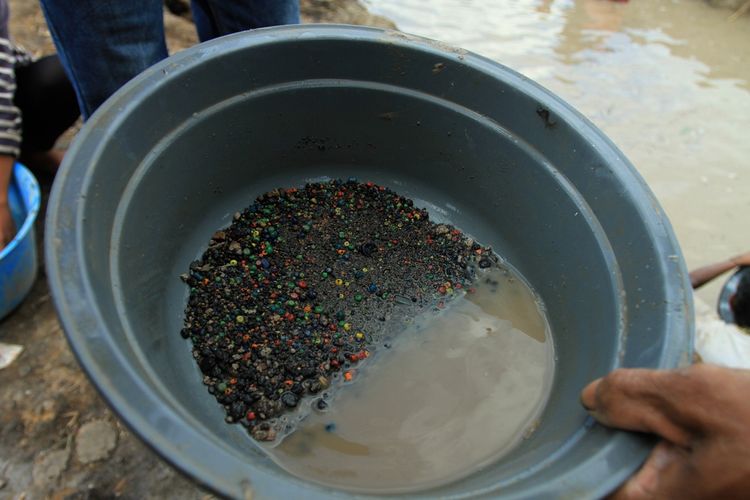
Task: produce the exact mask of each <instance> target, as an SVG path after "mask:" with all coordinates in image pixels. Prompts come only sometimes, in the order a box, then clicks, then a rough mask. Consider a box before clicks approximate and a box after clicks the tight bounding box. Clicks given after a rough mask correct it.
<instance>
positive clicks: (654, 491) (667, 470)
mask: <svg viewBox="0 0 750 500" xmlns="http://www.w3.org/2000/svg"><path fill="white" fill-rule="evenodd" d="M687 460H688V456H687V452H686V451H685V450H683V449H681V448H679V447H677V446H675V445H673V444H671V443H668V442H666V441H661V442H659V444H657V445H656V447H655V448H654V449H653V451H652V452H651V454H650V455H649V457H648V459H646V462H645V463H644V464H643V466H642V467H641V469H640V470H639V471H638V472H637V473H636V474H635V475H634V476H633V477H631V478H630V479H628V480H627V481H626V482H625V483H624V484H623V485H622V486H620V487H619V488H618V489H617V491H615V492H614V493H613V494H612V495H611V496H610V497H609V498H610V499H612V500H626V499H627V500H631V499H646V498H676V495H677V494H678V491H676V490H677V489H680V488H681V487H682V486H683V485H685V484H688V483H689V482H688V481H686V480H685V478H683V477H682V476H683V474H682V472H683V471H684V470H686V468H685V465H686V464H687Z"/></svg>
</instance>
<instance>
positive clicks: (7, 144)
mask: <svg viewBox="0 0 750 500" xmlns="http://www.w3.org/2000/svg"><path fill="white" fill-rule="evenodd" d="M8 17H9V11H8V2H7V0H0V154H3V155H11V156H18V154H19V153H20V149H21V148H20V146H21V111H20V110H19V109H18V107H16V105H15V104H14V103H13V95H14V94H15V91H16V75H15V66H16V64H17V63H18V62H21V61H23V62H26V63H28V62H29V60H28V55H25V54H24V53H23V51H19V50H18V49H16V48H15V47H14V46H13V44H11V43H10V40H9V36H8Z"/></svg>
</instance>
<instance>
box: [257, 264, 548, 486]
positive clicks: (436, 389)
mask: <svg viewBox="0 0 750 500" xmlns="http://www.w3.org/2000/svg"><path fill="white" fill-rule="evenodd" d="M387 346H388V347H387V348H383V349H380V350H378V351H376V352H377V353H378V354H376V355H375V357H373V359H371V360H368V365H366V366H365V367H364V368H363V369H362V370H360V372H359V373H358V374H357V375H356V376H355V378H354V379H353V380H352V382H351V383H349V384H348V385H347V386H345V387H343V388H342V390H340V391H339V392H338V393H337V394H336V396H335V397H334V398H333V400H331V401H329V402H328V407H327V409H326V410H325V411H322V412H316V413H313V414H311V415H310V416H308V417H307V419H305V421H304V422H303V423H302V424H301V426H300V427H299V428H298V429H297V430H296V431H295V432H293V433H292V434H290V435H289V436H287V437H286V439H285V440H284V441H283V442H282V443H281V444H280V445H279V446H277V447H276V448H275V449H271V454H272V456H273V457H274V458H275V460H276V461H277V462H278V463H280V464H281V465H282V466H283V467H284V468H286V469H287V470H289V471H290V472H292V473H293V474H296V475H298V476H301V477H304V478H307V479H310V480H313V481H316V482H320V483H323V484H326V485H329V486H337V487H341V488H347V489H351V490H358V491H369V492H380V493H382V492H396V491H408V490H415V489H423V488H428V487H431V486H436V485H438V484H442V483H447V482H450V481H453V480H455V479H458V478H459V477H461V476H464V475H467V474H469V473H471V472H473V471H475V470H476V469H477V468H479V467H481V466H482V465H483V464H486V463H488V462H492V461H494V460H497V459H498V458H499V457H500V456H501V455H502V454H504V453H506V452H507V451H508V450H509V449H511V448H512V447H513V446H514V445H515V444H516V443H518V442H519V440H520V439H522V436H523V435H524V433H528V432H532V431H533V428H534V426H535V423H536V419H537V418H538V416H539V414H540V412H541V409H542V407H543V403H544V401H545V400H546V397H547V394H548V390H549V387H550V381H551V378H552V374H553V371H554V361H553V360H554V356H553V346H552V341H551V340H550V338H549V328H548V326H547V323H546V320H545V318H544V315H543V313H542V312H541V310H540V307H539V305H538V302H537V301H536V299H535V297H534V295H533V294H532V292H531V290H530V289H529V288H528V286H527V285H526V284H525V283H524V282H523V281H522V280H521V279H518V277H516V276H515V275H513V274H512V273H510V272H508V271H502V270H493V271H491V272H488V273H484V274H483V275H482V280H481V281H480V283H479V284H478V285H477V287H476V289H475V291H474V292H473V293H468V294H466V295H464V296H462V297H460V298H457V299H455V300H453V301H451V302H449V303H448V304H446V306H445V309H443V310H437V311H436V312H429V313H425V314H424V315H421V316H418V317H416V318H415V319H414V320H413V321H412V322H410V323H409V324H408V325H406V326H405V329H404V330H403V331H402V332H401V333H400V334H398V335H396V336H395V338H394V339H393V341H392V342H391V343H388V344H387Z"/></svg>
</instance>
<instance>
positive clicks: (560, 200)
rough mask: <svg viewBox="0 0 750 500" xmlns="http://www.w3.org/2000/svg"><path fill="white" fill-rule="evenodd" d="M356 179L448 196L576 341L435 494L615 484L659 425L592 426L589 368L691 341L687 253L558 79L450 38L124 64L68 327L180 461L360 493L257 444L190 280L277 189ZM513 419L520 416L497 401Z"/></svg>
mask: <svg viewBox="0 0 750 500" xmlns="http://www.w3.org/2000/svg"><path fill="white" fill-rule="evenodd" d="M325 176H328V177H344V178H347V177H350V176H356V177H358V178H359V179H361V180H373V181H376V182H379V183H383V184H385V185H387V186H389V187H391V188H393V189H395V190H396V191H398V192H399V193H401V194H403V195H407V196H411V197H414V198H415V199H416V200H419V204H424V203H429V205H428V206H429V207H430V210H431V212H432V214H433V215H434V216H435V217H438V218H443V219H447V220H449V221H451V222H453V223H455V224H456V225H458V226H459V227H460V228H462V229H463V230H465V231H467V232H468V233H470V234H471V235H473V236H474V237H476V238H477V239H478V240H479V241H481V242H482V243H484V244H490V245H492V246H493V247H494V248H495V249H496V250H497V252H498V253H499V254H500V255H502V256H504V257H505V258H507V259H508V260H509V261H510V262H511V263H512V264H513V265H514V266H515V267H516V268H517V269H518V270H519V271H520V272H521V273H522V274H523V275H525V276H526V278H527V279H528V280H529V282H530V283H531V284H532V286H533V287H534V288H535V289H536V291H537V292H538V293H539V295H540V296H541V297H542V299H543V300H544V302H545V304H546V306H547V310H548V315H549V320H550V322H551V326H552V332H553V338H554V342H555V346H556V351H557V356H558V361H557V368H556V373H555V379H554V384H553V388H552V393H551V396H550V399H549V402H548V404H547V407H546V409H545V411H544V414H543V419H542V421H541V425H540V426H539V428H538V430H537V431H536V432H535V433H534V434H533V435H532V436H531V438H530V439H528V440H525V441H524V442H523V443H522V444H521V445H520V446H519V447H518V448H517V449H515V450H514V451H513V452H512V453H511V454H510V455H508V456H507V457H506V458H504V459H502V460H500V461H499V462H497V463H496V464H494V465H492V466H490V467H487V468H485V469H484V470H480V471H477V472H476V473H475V474H474V475H472V476H471V477H468V478H466V479H464V480H460V481H458V482H455V483H452V484H450V485H448V486H444V487H441V488H438V489H437V490H432V491H425V492H423V493H420V494H416V495H414V496H424V497H435V496H441V497H446V498H448V497H475V496H478V495H480V494H484V495H487V496H506V497H509V498H516V497H540V496H554V497H574V498H587V497H597V496H601V495H603V494H606V493H607V492H609V491H611V490H612V489H613V488H614V487H615V486H616V485H617V484H618V483H620V482H621V481H622V480H624V479H625V478H626V477H627V476H628V475H629V474H631V473H632V472H633V471H634V470H635V469H636V468H637V467H638V466H639V464H640V463H641V462H642V461H643V459H644V458H645V456H646V455H647V453H648V451H649V449H650V447H651V445H652V442H651V441H650V440H649V439H648V438H645V437H643V436H638V435H635V434H629V433H624V432H615V431H611V430H608V429H605V428H603V427H601V426H598V425H595V424H593V422H592V420H591V419H590V418H588V417H587V414H586V412H585V411H584V410H583V408H582V407H581V406H580V404H579V399H578V394H579V391H580V390H581V388H582V387H583V386H584V385H585V384H586V383H587V382H588V381H590V380H592V379H594V378H595V377H598V376H601V375H603V374H605V373H607V372H609V371H610V370H612V369H614V368H617V367H619V366H631V367H632V366H642V367H661V368H671V367H675V366H677V365H678V364H679V363H681V362H684V361H685V360H686V359H687V358H688V356H689V354H690V349H691V348H690V345H691V339H692V329H693V326H692V303H691V294H690V288H689V284H688V281H687V273H686V271H685V266H684V262H683V259H682V256H681V253H680V250H679V247H678V245H677V242H676V241H675V237H674V235H673V233H672V230H671V228H670V225H669V222H668V221H667V219H666V217H665V215H664V213H663V211H662V210H661V208H660V207H659V204H658V203H657V202H656V200H655V199H654V197H653V195H652V194H651V193H650V192H649V190H648V188H647V187H646V186H645V184H644V182H643V181H642V180H641V178H640V177H639V176H638V174H637V173H636V172H635V170H634V169H633V167H632V166H631V165H630V163H628V161H627V159H626V158H625V157H624V156H623V154H622V153H620V152H619V151H618V150H617V148H616V147H615V146H614V145H613V144H612V143H611V142H610V141H609V140H608V139H607V138H606V137H605V136H604V135H603V134H602V133H601V132H600V131H599V130H598V129H596V128H595V127H594V126H593V125H592V124H591V123H590V122H588V121H587V120H586V119H585V118H583V117H582V116H581V115H580V114H578V113H577V112H576V111H575V110H573V109H572V108H571V107H570V106H569V105H567V104H566V103H565V102H563V101H562V100H560V99H559V98H558V97H556V96H554V95H553V94H551V93H550V92H548V91H547V90H545V89H544V88H542V87H540V86H539V85H537V84H535V83H534V82H532V81H530V80H528V79H526V78H524V77H523V76H521V75H519V74H517V73H515V72H513V71H511V70H509V69H508V68H505V67H503V66H501V65H499V64H497V63H494V62H492V61H489V60H487V59H484V58H482V57H479V56H477V55H474V54H470V53H467V52H465V51H462V50H457V49H454V48H451V47H447V46H445V45H443V44H440V43H438V42H434V41H430V40H425V39H420V38H414V37H411V36H406V35H403V34H399V33H395V32H388V31H381V30H377V29H369V28H358V27H347V26H297V27H285V28H274V29H267V30H258V31H255V32H253V33H243V34H237V35H233V36H229V37H225V38H222V39H218V40H215V41H212V42H210V43H206V44H203V45H200V46H197V47H194V48H192V49H189V50H186V51H184V52H181V53H179V54H177V55H175V56H173V57H171V58H169V59H167V60H166V61H163V62H162V63H160V64H158V65H156V66H154V67H153V68H151V69H149V70H148V71H146V72H145V73H144V74H142V75H140V76H139V77H138V78H136V79H135V80H133V81H132V82H130V83H129V84H127V85H126V86H125V87H124V88H123V89H121V90H120V91H119V92H118V93H117V94H116V95H115V96H114V97H112V98H111V99H110V100H109V101H107V103H106V104H105V105H104V106H103V107H102V108H101V109H100V110H99V111H98V112H97V113H96V114H95V115H94V116H93V117H92V118H91V119H90V120H89V122H88V123H87V124H86V126H85V127H84V128H83V130H82V131H81V132H80V134H79V136H78V138H77V140H76V141H75V144H74V145H73V147H72V148H71V149H70V151H69V152H68V154H67V155H66V159H65V162H64V165H63V167H62V169H61V172H60V173H59V175H58V179H57V181H56V184H55V186H54V190H53V193H52V197H51V200H50V206H49V211H48V214H47V242H46V260H47V269H48V274H49V280H50V285H51V288H52V293H53V296H54V300H55V303H56V305H57V309H58V312H59V314H60V317H61V319H62V323H63V326H64V329H65V332H66V334H67V336H68V339H69V341H70V344H71V346H72V348H73V350H74V351H75V353H76V355H77V357H78V359H79V361H80V363H81V365H82V366H83V368H84V369H85V370H86V372H87V373H88V375H89V377H90V378H91V380H92V381H93V383H94V384H95V385H96V386H97V388H98V389H99V391H100V392H101V394H102V395H103V397H104V398H105V399H106V400H107V401H108V402H109V404H110V405H111V406H112V408H114V410H115V411H116V412H117V413H118V414H119V416H120V417H121V418H122V419H123V420H124V421H125V422H126V423H127V424H128V425H129V427H130V428H131V429H133V430H134V431H135V432H136V433H137V434H138V435H139V436H140V437H141V438H142V439H143V440H144V441H145V442H146V443H148V444H149V445H150V446H151V447H152V448H153V449H155V450H156V451H157V452H158V453H159V454H160V455H161V456H163V457H164V458H166V460H168V461H169V462H170V463H171V464H173V465H174V466H175V467H177V468H179V469H180V470H182V471H183V472H185V473H186V474H188V475H190V476H191V477H193V478H194V479H195V480H196V481H198V482H200V483H202V484H203V485H205V486H207V487H209V488H211V489H212V490H214V491H216V492H218V493H220V494H223V495H227V496H231V497H242V496H243V495H245V494H247V493H248V492H250V491H252V492H254V494H255V495H256V498H330V497H332V496H348V495H349V493H347V492H345V491H338V490H332V489H328V488H326V487H323V486H319V485H316V484H312V483H309V482H305V481H303V480H300V479H297V478H295V477H292V476H290V475H289V474H287V473H285V472H284V471H283V470H281V469H280V468H279V467H278V466H276V465H275V464H274V463H273V462H271V461H270V460H269V459H267V458H266V457H264V456H263V455H262V454H261V453H260V452H258V451H257V450H256V448H255V446H254V445H253V443H252V442H251V440H250V439H249V438H248V437H247V436H246V435H245V433H244V431H243V429H242V428H241V427H239V426H231V425H227V424H225V423H224V422H223V411H222V409H221V408H220V407H219V405H218V404H217V403H216V402H215V400H214V399H213V397H212V396H210V395H209V394H208V393H207V391H206V389H205V387H204V386H203V385H202V384H201V376H200V374H199V371H198V369H197V367H196V366H195V363H194V362H193V359H192V358H191V355H190V346H189V344H188V342H186V341H184V340H183V339H182V338H181V337H180V334H179V330H180V326H181V321H182V311H183V309H184V305H185V303H186V298H187V288H186V287H185V286H184V285H183V284H182V282H181V281H180V280H179V279H178V276H179V275H180V274H181V273H183V272H185V270H186V269H187V267H188V264H189V263H190V261H191V260H193V259H195V258H196V257H197V256H199V255H200V254H201V253H202V252H203V250H204V248H205V245H206V244H207V242H208V239H209V236H210V235H211V234H212V232H213V231H215V230H216V229H217V228H219V227H222V226H225V225H228V224H229V222H230V221H231V217H232V214H233V213H234V212H235V211H238V210H240V209H242V208H243V207H245V206H247V205H248V204H249V203H250V202H251V201H252V200H253V199H254V197H255V196H256V195H258V194H260V193H262V192H264V191H267V190H269V189H271V188H275V187H282V186H300V185H302V184H304V183H305V182H306V181H308V180H310V179H319V178H321V177H325ZM498 418H502V415H498Z"/></svg>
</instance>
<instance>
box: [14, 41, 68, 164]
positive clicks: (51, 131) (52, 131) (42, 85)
mask: <svg viewBox="0 0 750 500" xmlns="http://www.w3.org/2000/svg"><path fill="white" fill-rule="evenodd" d="M15 71H16V93H15V96H14V98H13V101H14V103H15V105H16V106H17V107H18V108H19V109H20V110H21V116H22V117H23V134H22V138H23V139H22V142H21V154H22V155H23V154H28V153H33V152H45V151H49V150H50V149H52V147H53V146H54V145H55V142H56V141H57V139H58V138H59V137H60V136H61V135H62V134H63V132H65V131H66V130H68V128H70V126H71V125H73V123H75V121H76V120H77V119H78V116H79V115H80V112H79V111H78V103H77V102H76V94H75V91H74V90H73V86H72V85H71V84H70V80H68V77H67V76H66V75H65V71H64V70H63V67H62V64H60V60H59V58H58V57H57V56H56V55H51V56H46V57H43V58H41V59H39V60H37V61H34V62H32V63H31V64H28V65H24V66H16V68H15Z"/></svg>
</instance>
